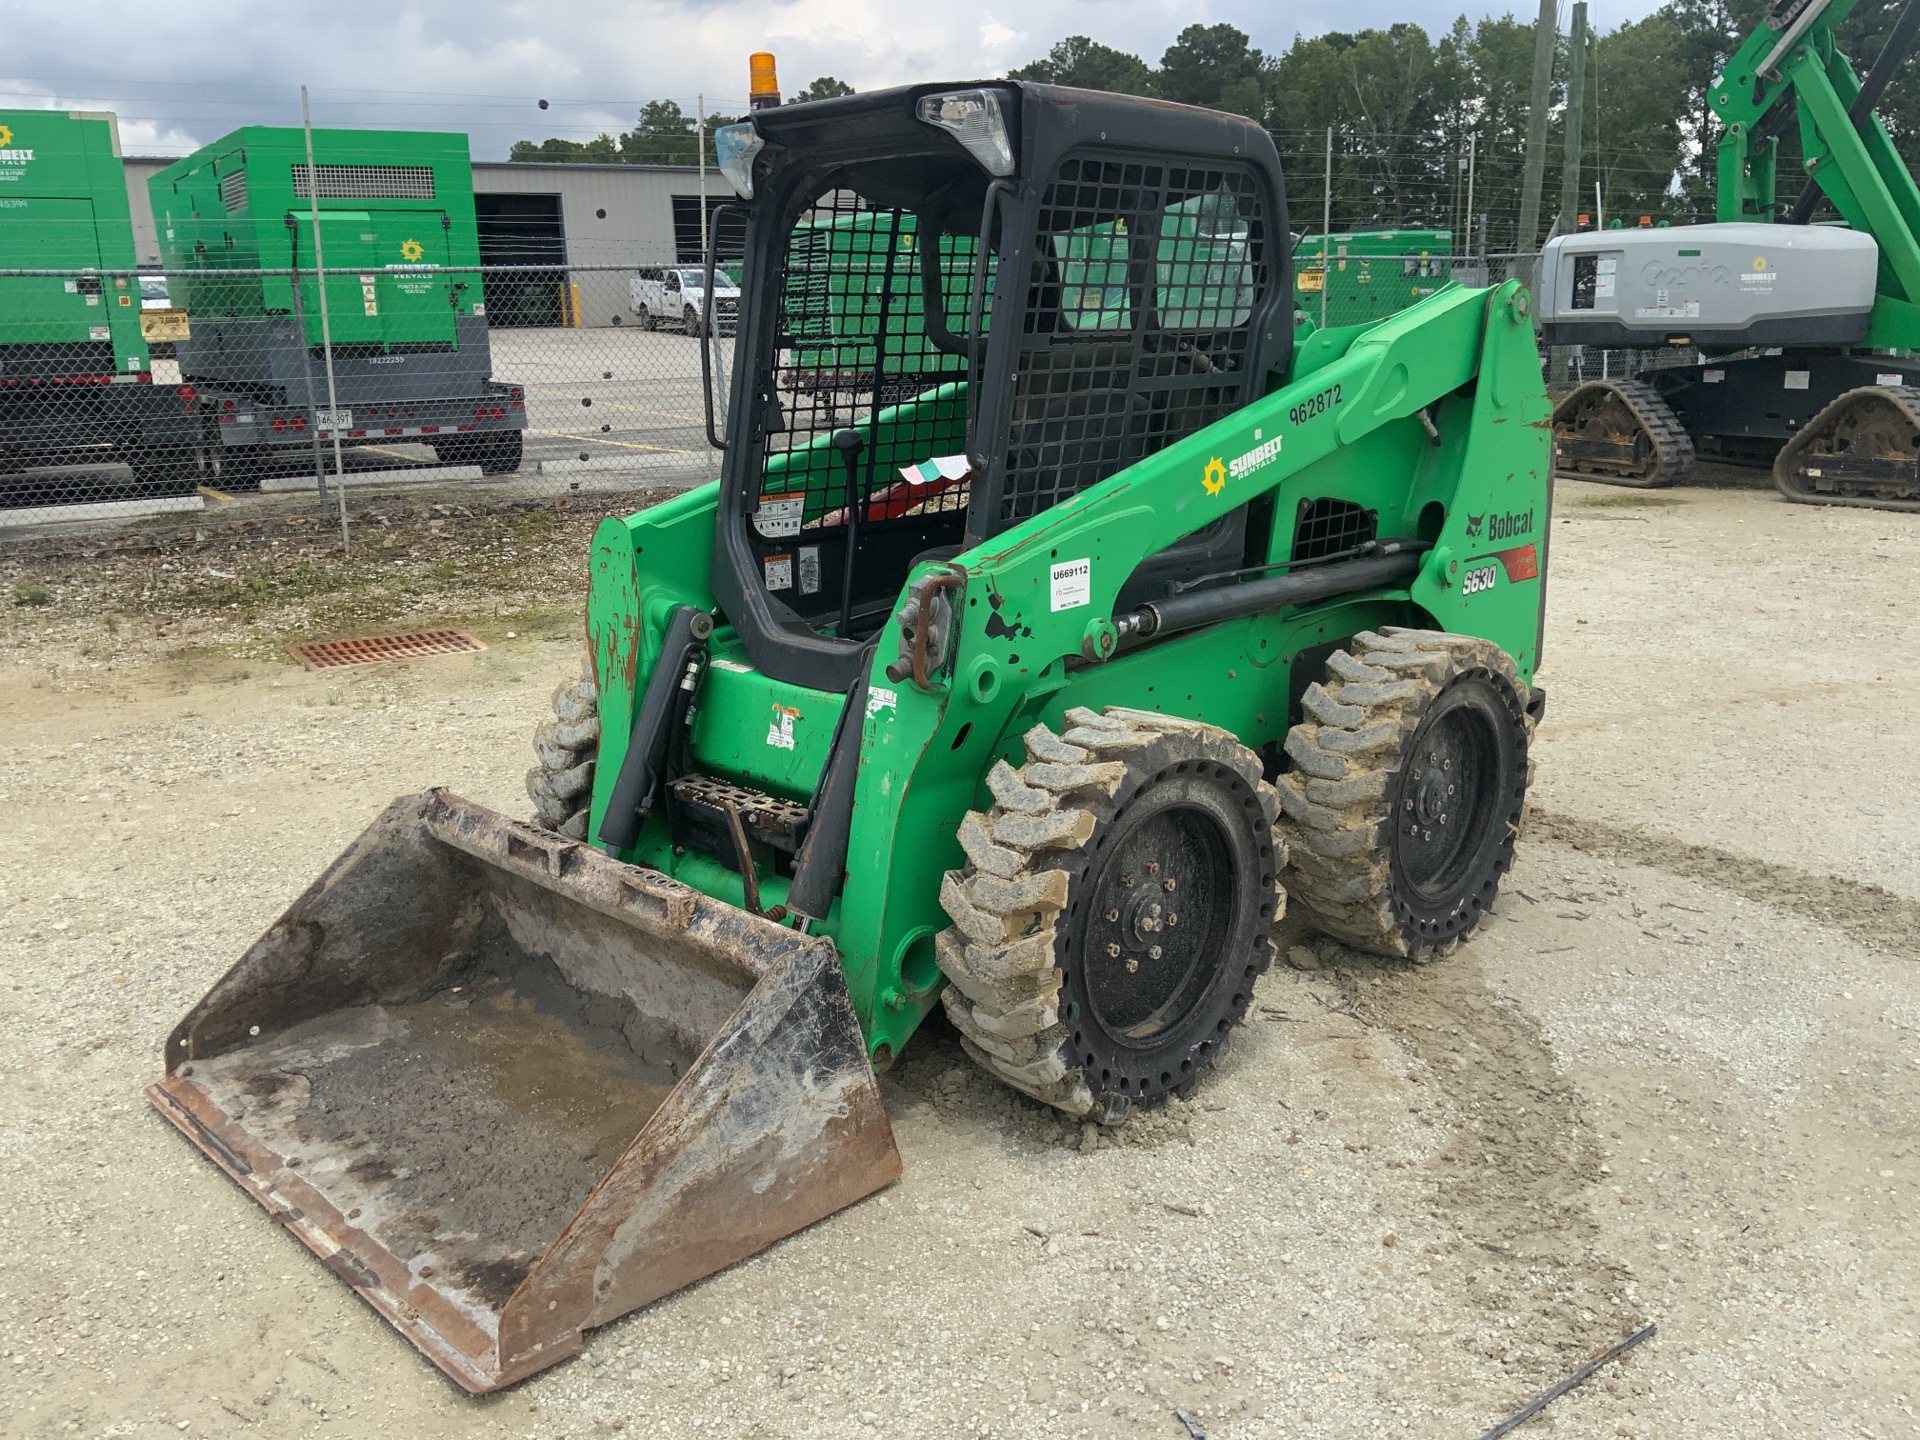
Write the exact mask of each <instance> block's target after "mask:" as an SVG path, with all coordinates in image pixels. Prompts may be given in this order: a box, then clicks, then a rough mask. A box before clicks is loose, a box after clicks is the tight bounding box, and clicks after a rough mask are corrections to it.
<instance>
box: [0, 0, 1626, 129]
mask: <svg viewBox="0 0 1920 1440" xmlns="http://www.w3.org/2000/svg"><path fill="white" fill-rule="evenodd" d="M1656 3H1657V0H1593V3H1592V4H1591V7H1590V8H1591V11H1592V15H1593V20H1594V23H1595V24H1596V25H1598V26H1600V27H1602V28H1610V27H1611V26H1613V25H1617V24H1619V23H1620V22H1622V21H1624V20H1628V19H1633V18H1635V17H1637V16H1639V15H1642V14H1645V13H1646V12H1647V11H1649V10H1652V9H1653V8H1655V4H1656ZM10 8H11V14H10V16H9V19H8V21H7V26H6V31H7V41H6V46H5V49H4V51H0V68H3V69H5V70H6V71H8V72H9V74H8V75H6V76H0V108H44V107H48V106H60V107H63V108H82V109H106V110H113V111H115V112H116V113H118V115H119V116H120V129H121V136H122V141H123V144H124V146H125V148H126V150H127V151H128V153H130V154H165V155H178V154H183V153H185V152H187V151H189V150H191V149H194V148H195V147H197V146H199V145H202V144H205V143H206V142H207V141H210V140H213V139H215V138H217V137H219V136H220V135H223V134H225V133H226V132H227V131H229V130H231V129H234V128H236V127H238V126H240V125H246V124H297V123H298V121H299V87H300V85H301V84H302V83H305V84H306V85H308V86H310V87H311V89H312V92H313V102H314V123H315V124H316V125H330V124H331V125H355V126H360V125H384V126H393V127H396V128H421V129H453V130H465V131H467V132H468V133H469V134H470V135H471V136H472V143H473V151H474V155H475V157H476V158H479V159H494V158H500V157H503V156H504V155H505V154H506V150H507V147H508V146H509V145H510V144H511V143H512V142H513V141H514V140H517V139H538V138H542V137H545V136H547V135H564V136H567V137H569V138H575V139H586V138H589V137H591V136H593V135H595V134H597V133H599V132H601V131H614V132H617V131H619V130H623V129H628V128H630V127H631V126H632V123H633V117H634V114H635V112H636V110H637V108H638V106H639V104H640V102H642V101H644V100H648V99H656V98H665V99H673V100H678V101H680V102H681V104H682V106H683V107H684V108H685V109H687V110H688V111H689V112H691V111H692V109H693V104H694V98H695V96H696V95H697V94H700V93H703V92H704V94H705V96H706V99H707V107H708V110H709V111H710V112H712V111H727V112H737V111H739V110H741V109H743V108H744V107H745V103H746V98H745V97H746V57H747V55H748V53H749V52H750V51H753V50H757V49H771V50H773V51H774V52H775V53H776V54H777V55H778V56H779V60H780V76H781V82H782V84H783V86H784V87H785V88H786V89H787V90H788V91H789V92H791V91H792V90H795V89H798V88H799V87H801V86H803V85H805V84H806V83H807V82H808V81H810V80H811V79H813V78H814V77H815V76H817V75H824V74H830V75H836V76H838V77H839V78H840V79H842V80H845V81H847V82H849V83H850V84H852V85H854V86H856V87H857V88H859V89H862V90H865V89H877V88H880V87H882V86H885V85H895V84H903V83H907V82H909V81H918V80H926V79H961V78H972V77H974V76H981V75H994V74H1000V73H1003V72H1004V71H1005V70H1006V69H1007V68H1009V67H1010V66H1014V65H1020V64H1024V63H1025V62H1027V61H1028V60H1031V59H1034V58H1035V57H1037V56H1040V55H1043V54H1045V53H1046V50H1047V48H1048V47H1049V46H1050V45H1052V43H1053V42H1054V41H1055V40H1057V39H1059V38H1060V37H1061V36H1063V35H1070V34H1084V35H1091V36H1093V37H1094V38H1095V39H1097V40H1102V41H1105V42H1106V43H1108V44H1110V45H1116V46H1118V47H1120V48H1122V49H1126V50H1132V51H1134V52H1135V53H1137V54H1140V55H1142V56H1144V57H1145V58H1146V59H1147V60H1148V61H1149V62H1157V61H1158V59H1159V56H1160V53H1161V52H1162V51H1163V50H1164V49H1165V48H1166V47H1167V45H1168V44H1169V43H1171V42H1172V40H1173V38H1174V36H1175V35H1176V34H1178V33H1179V31H1180V30H1181V28H1182V27H1184V26H1186V25H1189V24H1194V23H1196V22H1198V23H1208V24H1211V23H1215V22H1219V21H1227V22H1229V23H1231V24H1234V25H1237V26H1239V27H1240V29H1242V30H1244V31H1246V32H1247V33H1248V34H1249V35H1251V36H1252V37H1253V41H1254V43H1255V44H1256V45H1258V46H1260V47H1262V48H1264V49H1267V50H1270V51H1272V50H1281V49H1284V48H1285V47H1286V46H1287V44H1288V43H1289V41H1291V39H1292V38H1293V36H1294V35H1295V34H1307V35H1314V34H1319V33H1321V32H1322V31H1326V30H1330V29H1346V30H1353V29H1361V28H1364V27H1366V26H1369V25H1388V24H1391V23H1393V22H1394V21H1396V20H1408V19H1414V20H1418V21H1419V22H1420V23H1422V24H1424V25H1425V26H1426V27H1427V28H1428V30H1429V31H1430V32H1437V31H1439V30H1443V29H1445V28H1446V26H1447V25H1448V24H1450V23H1451V21H1452V19H1453V16H1454V15H1455V14H1457V13H1459V12H1460V11H1462V10H1465V11H1466V12H1467V13H1468V14H1470V15H1479V14H1487V13H1492V14H1504V13H1507V12H1508V11H1509V10H1510V9H1516V8H1517V9H1519V10H1521V11H1523V12H1525V13H1526V14H1528V15H1531V14H1532V13H1533V10H1534V8H1535V7H1534V6H1533V5H1532V4H1528V3H1526V0H1520V3H1519V4H1518V5H1517V6H1515V5H1512V4H1507V3H1499V0H1450V3H1446V4H1442V5H1439V6H1435V5H1432V4H1422V3H1420V0H1302V3H1300V4H1297V5H1292V6H1286V7H1280V6H1275V5H1272V4H1259V3H1254V0H984V3H982V4H926V3H905V4H903V3H900V0H772V3H758V4H751V5H746V4H726V3H702V4H698V5H694V4H672V3H662V0H653V3H624V4H622V3H614V0H328V3H325V4H319V3H309V4H304V5H298V6H296V5H289V4H285V3H276V0H254V3H250V4H236V3H232V0H198V3H195V4H191V5H166V6H159V5H153V4H150V3H141V4H133V3H127V0H93V3H90V4H88V5H87V6H86V12H87V20H86V23H85V25H84V27H76V25H75V23H74V19H73V12H72V11H70V10H68V9H67V8H66V7H63V6H59V5H53V4H46V3H29V4H24V5H16V6H13V7H10ZM1566 15H1567V0H1561V23H1562V26H1563V27H1564V25H1565V23H1566ZM82 28H83V29H84V31H85V33H86V34H87V35H89V36H91V37H92V38H91V39H87V40H86V41H85V43H76V42H77V41H79V40H81V39H82V38H83V37H82V34H81V30H82ZM542 99H545V100H546V101H547V102H548V108H547V109H546V110H544V111H542V110H541V109H539V108H538V102H539V101H540V100H542Z"/></svg>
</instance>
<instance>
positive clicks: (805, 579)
mask: <svg viewBox="0 0 1920 1440" xmlns="http://www.w3.org/2000/svg"><path fill="white" fill-rule="evenodd" d="M800 593H801V594H802V595H818V594H819V593H820V547H819V546H818V545H802V546H801V547H800Z"/></svg>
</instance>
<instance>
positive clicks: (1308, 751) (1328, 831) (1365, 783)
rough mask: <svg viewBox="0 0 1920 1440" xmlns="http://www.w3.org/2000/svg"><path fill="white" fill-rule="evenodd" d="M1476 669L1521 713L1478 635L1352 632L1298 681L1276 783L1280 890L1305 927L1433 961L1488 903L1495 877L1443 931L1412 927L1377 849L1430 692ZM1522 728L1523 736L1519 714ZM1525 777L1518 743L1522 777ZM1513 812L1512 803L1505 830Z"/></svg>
mask: <svg viewBox="0 0 1920 1440" xmlns="http://www.w3.org/2000/svg"><path fill="white" fill-rule="evenodd" d="M1476 667H1477V668H1481V669H1485V670H1487V671H1489V672H1491V673H1492V674H1493V675H1495V676H1497V677H1498V678H1499V679H1501V680H1503V681H1504V682H1505V683H1506V684H1508V685H1510V686H1512V687H1513V691H1514V695H1515V696H1516V698H1517V700H1518V703H1519V707H1520V710H1521V713H1522V715H1523V717H1524V716H1525V708H1526V698H1527V697H1526V690H1525V687H1523V686H1522V685H1521V684H1520V679H1519V675H1518V673H1517V672H1516V671H1515V669H1514V665H1513V661H1511V660H1510V659H1508V658H1507V655H1506V653H1505V652H1504V651H1502V650H1501V649H1500V647H1499V646H1497V645H1494V644H1493V643H1491V642H1490V641H1487V640H1481V639H1477V638H1475V637H1473V636H1468V635H1454V634H1450V633H1448V632H1445V631H1439V630H1411V629H1407V628H1404V627H1402V626H1398V625H1389V626H1386V627H1384V628H1383V630H1382V631H1381V632H1380V633H1379V634H1375V633H1374V632H1373V631H1370V630H1363V631H1361V632H1360V633H1359V634H1357V635H1355V636H1354V637H1353V639H1352V640H1351V641H1350V642H1349V649H1346V650H1336V651H1335V652H1334V653H1333V654H1332V655H1330V656H1328V657H1327V670H1328V675H1329V679H1328V682H1327V683H1326V684H1325V685H1322V684H1321V683H1320V682H1318V681H1315V682H1314V683H1313V684H1311V685H1309V686H1308V687H1307V689H1306V693H1305V694H1304V695H1303V696H1302V697H1301V706H1302V709H1303V710H1304V711H1305V714H1306V718H1305V719H1304V720H1302V721H1301V722H1300V723H1299V724H1298V725H1295V726H1294V727H1293V728H1292V729H1291V730H1289V731H1288V732H1287V739H1286V753H1287V757H1288V759H1290V760H1291V761H1292V762H1293V768H1292V769H1290V770H1288V771H1287V772H1286V773H1285V774H1283V775H1281V776H1280V779H1279V781H1278V782H1277V788H1278V789H1279V792H1280V805H1281V809H1282V810H1283V811H1284V812H1285V818H1284V819H1283V820H1282V822H1281V830H1282V832H1283V833H1284V834H1285V835H1286V837H1287V843H1288V849H1289V851H1290V852H1291V855H1292V861H1291V865H1290V868H1289V869H1288V871H1287V893H1288V894H1289V895H1290V896H1292V897H1293V899H1294V900H1295V901H1297V902H1298V903H1299V904H1300V905H1302V906H1304V907H1305V910H1306V912H1307V914H1306V917H1305V918H1306V920H1307V923H1308V924H1309V925H1311V926H1312V927H1313V928H1314V929H1316V930H1318V931H1320V932H1321V933H1323V934H1326V935H1331V936H1333V937H1334V938H1335V939H1338V940H1343V941H1345V942H1346V943H1347V944H1349V945H1352V946H1353V947H1354V948H1356V949H1359V950H1365V951H1368V952H1370V953H1372V954H1375V955H1391V956H1397V957H1399V958H1400V959H1404V960H1414V961H1427V960H1437V959H1441V958H1442V957H1444V956H1447V955H1451V954H1452V953H1453V952H1454V950H1455V949H1457V948H1458V946H1459V944H1460V942H1461V941H1462V940H1465V939H1466V938H1467V937H1468V936H1469V935H1471V934H1472V933H1473V931H1474V929H1475V927H1477V926H1478V925H1479V923H1480V917H1481V915H1482V914H1483V913H1484V912H1485V910H1486V908H1487V907H1488V906H1489V905H1491V904H1492V903H1493V898H1494V895H1495V893H1496V887H1497V883H1498V882H1497V880H1496V882H1495V884H1494V885H1491V886H1489V887H1488V888H1487V890H1486V892H1485V893H1484V894H1482V895H1478V896H1474V897H1473V898H1472V899H1471V901H1470V902H1469V913H1468V914H1467V915H1466V916H1465V918H1464V923H1462V924H1460V925H1459V926H1458V928H1457V929H1455V930H1454V931H1453V933H1451V934H1450V935H1446V936H1435V935H1423V934H1421V933H1419V931H1418V930H1417V928H1416V927H1415V925H1414V923H1413V921H1412V920H1411V918H1410V917H1408V916H1405V915H1403V914H1402V913H1400V911H1399V909H1398V908H1397V907H1396V905H1395V903H1394V896H1393V881H1392V873H1391V866H1392V862H1391V860H1390V858H1389V848H1388V841H1389V835H1390V830H1389V827H1390V825H1391V824H1392V816H1391V815H1389V814H1388V803H1389V802H1388V798H1387V796H1388V792H1389V791H1390V790H1391V789H1392V786H1393V781H1394V778H1395V777H1396V776H1397V775H1398V774H1399V773H1400V768H1401V766H1402V765H1403V764H1404V763H1405V757H1406V751H1407V746H1408V743H1409V742H1410V741H1411V740H1412V738H1413V733H1414V731H1415V730H1416V729H1417V728H1418V727H1419V724H1420V720H1421V717H1422V716H1423V715H1424V714H1425V713H1426V708H1427V706H1428V704H1429V703H1431V701H1432V700H1433V698H1434V697H1435V696H1436V695H1438V694H1439V693H1440V691H1441V690H1442V689H1443V688H1445V686H1446V685H1447V684H1448V682H1450V681H1451V680H1453V679H1454V678H1455V677H1456V676H1458V675H1460V674H1462V673H1464V672H1466V671H1469V670H1471V669H1474V668H1476ZM1523 724H1525V726H1526V728H1527V733H1528V738H1529V739H1531V735H1532V728H1533V722H1532V720H1531V718H1530V717H1529V718H1525V719H1523ZM1532 778H1533V776H1532V759H1531V747H1529V758H1528V773H1527V779H1528V781H1529V785H1530V784H1531V781H1532ZM1525 819H1526V811H1525V807H1524V804H1523V805H1522V808H1521V811H1520V814H1519V816H1518V817H1517V818H1516V819H1515V821H1514V830H1515V833H1516V835H1517V834H1518V832H1519V829H1520V827H1521V825H1523V824H1524V823H1525ZM1501 869H1502V870H1504V869H1505V866H1502V867H1501Z"/></svg>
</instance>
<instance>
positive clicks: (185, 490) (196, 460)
mask: <svg viewBox="0 0 1920 1440" xmlns="http://www.w3.org/2000/svg"><path fill="white" fill-rule="evenodd" d="M205 465H206V458H205V456H204V455H203V454H202V453H201V450H200V447H199V446H198V445H147V446H141V447H138V448H135V449H133V450H131V451H129V452H128V455H127V468H128V469H130V470H132V471H133V483H134V484H136V485H138V486H139V487H140V488H141V489H142V490H146V491H149V492H151V493H152V494H155V495H191V494H192V493H193V492H194V489H195V487H197V486H198V485H200V484H201V482H202V481H203V480H204V479H205V475H204V473H203V472H204V467H205Z"/></svg>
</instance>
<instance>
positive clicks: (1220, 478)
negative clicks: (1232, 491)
mask: <svg viewBox="0 0 1920 1440" xmlns="http://www.w3.org/2000/svg"><path fill="white" fill-rule="evenodd" d="M1200 483H1201V484H1202V485H1203V486H1205V487H1206V491H1207V493H1208V494H1209V495H1218V494H1219V493H1220V492H1221V491H1222V490H1224V489H1226V488H1227V462H1226V461H1224V460H1222V459H1221V458H1220V457H1219V456H1218V455H1216V456H1214V457H1213V459H1211V460H1209V461H1207V473H1206V474H1204V475H1202V476H1201V477H1200Z"/></svg>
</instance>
